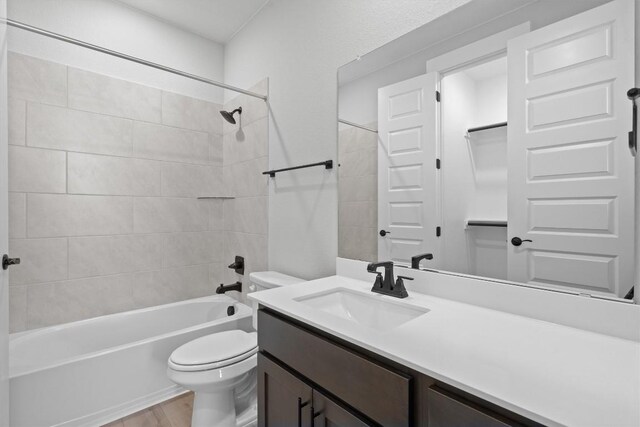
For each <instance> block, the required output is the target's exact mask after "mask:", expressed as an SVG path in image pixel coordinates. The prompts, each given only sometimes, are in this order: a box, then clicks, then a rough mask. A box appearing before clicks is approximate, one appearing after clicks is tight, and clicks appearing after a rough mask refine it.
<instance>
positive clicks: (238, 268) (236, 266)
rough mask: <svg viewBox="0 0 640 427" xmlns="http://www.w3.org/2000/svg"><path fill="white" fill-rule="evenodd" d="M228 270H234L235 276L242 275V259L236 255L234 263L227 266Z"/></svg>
mask: <svg viewBox="0 0 640 427" xmlns="http://www.w3.org/2000/svg"><path fill="white" fill-rule="evenodd" d="M229 268H230V269H232V270H235V272H236V273H237V274H244V257H241V256H239V255H236V259H235V261H234V262H233V264H231V265H229Z"/></svg>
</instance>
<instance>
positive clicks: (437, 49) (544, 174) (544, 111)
mask: <svg viewBox="0 0 640 427" xmlns="http://www.w3.org/2000/svg"><path fill="white" fill-rule="evenodd" d="M632 7H633V0H614V1H609V2H607V1H604V0H600V1H598V0H585V1H581V2H556V1H553V0H539V1H525V0H523V1H520V0H518V1H513V0H495V1H491V2H487V1H483V0H474V1H471V2H470V3H467V4H466V5H464V6H462V7H460V8H459V9H456V10H454V11H453V12H451V13H449V14H447V15H444V16H442V17H440V18H438V19H437V20H434V21H432V22H430V23H428V24H426V25H424V26H423V27H420V28H418V29H416V30H414V31H412V32H411V33H408V34H406V35H404V36H402V37H400V38H399V39H396V40H394V41H392V42H391V43H389V44H387V45H384V46H382V47H380V48H378V49H376V50H374V51H372V52H370V53H368V54H366V55H363V56H361V57H359V58H357V59H356V60H354V61H352V62H350V63H348V64H346V65H344V66H342V67H340V68H339V70H338V92H339V95H338V103H339V105H338V127H339V128H338V163H339V212H338V220H339V221H338V222H339V227H338V228H339V238H338V242H339V246H338V255H339V256H340V257H343V258H351V259H359V260H365V261H379V260H380V261H381V260H388V259H390V260H393V261H394V262H395V263H397V264H400V265H405V266H410V265H411V263H412V258H413V257H415V256H417V255H421V254H431V255H432V257H428V256H425V257H424V258H423V259H421V260H420V259H417V260H414V263H416V261H417V263H416V265H419V267H420V268H426V269H430V270H436V271H440V272H446V273H453V274H462V275H471V276H481V277H486V278H489V279H492V280H500V281H504V282H505V283H519V284H527V285H531V286H536V287H542V288H545V289H550V290H555V291H562V292H570V293H575V294H589V295H591V296H594V297H604V298H610V299H618V300H622V299H624V298H625V297H626V298H627V299H631V298H632V295H633V283H634V274H635V253H634V237H633V236H634V200H635V195H634V193H635V188H634V174H635V167H634V159H633V156H632V154H631V152H630V150H629V149H628V136H627V134H628V132H629V131H630V130H631V124H632V122H631V120H632V116H631V112H632V109H631V106H632V105H631V102H630V101H629V100H628V99H627V97H626V91H627V89H629V88H631V87H634V86H635V82H634V55H633V54H632V53H633V52H635V50H634V45H633V34H634V25H635V22H634V17H633V13H632V10H633V9H632ZM496 16H499V18H495V17H496Z"/></svg>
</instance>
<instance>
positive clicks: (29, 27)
mask: <svg viewBox="0 0 640 427" xmlns="http://www.w3.org/2000/svg"><path fill="white" fill-rule="evenodd" d="M0 22H6V24H7V25H9V26H11V27H15V28H20V29H21V30H25V31H30V32H32V33H35V34H39V35H41V36H45V37H49V38H52V39H56V40H60V41H63V42H65V43H70V44H74V45H76V46H80V47H84V48H87V49H91V50H94V51H96V52H101V53H105V54H107V55H111V56H115V57H116V58H120V59H125V60H127V61H131V62H135V63H137V64H141V65H146V66H147V67H151V68H155V69H157V70H161V71H166V72H167V73H171V74H176V75H178V76H182V77H186V78H188V79H191V80H196V81H199V82H202V83H206V84H210V85H212V86H217V87H220V88H222V89H228V90H232V91H234V92H239V93H242V94H244V95H247V96H252V97H254V98H260V99H262V100H263V101H265V102H266V101H267V97H266V96H265V95H260V94H259V93H255V92H251V91H249V90H244V89H240V88H238V87H235V86H230V85H228V84H224V83H220V82H217V81H215V80H210V79H207V78H204V77H200V76H197V75H195V74H191V73H187V72H184V71H180V70H177V69H175V68H171V67H165V66H164V65H160V64H157V63H155V62H151V61H147V60H145V59H141V58H138V57H135V56H132V55H127V54H126V53H121V52H118V51H115V50H111V49H107V48H104V47H101V46H98V45H95V44H91V43H87V42H83V41H82V40H78V39H74V38H72V37H67V36H64V35H62V34H58V33H54V32H52V31H48V30H43V29H42V28H38V27H34V26H32V25H29V24H25V23H23V22H19V21H15V20H13V19H4V18H0Z"/></svg>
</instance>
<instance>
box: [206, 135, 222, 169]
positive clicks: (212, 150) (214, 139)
mask: <svg viewBox="0 0 640 427" xmlns="http://www.w3.org/2000/svg"><path fill="white" fill-rule="evenodd" d="M223 156H224V153H223V141H222V135H217V134H214V133H212V134H209V162H210V163H211V164H212V165H214V166H222V165H223Z"/></svg>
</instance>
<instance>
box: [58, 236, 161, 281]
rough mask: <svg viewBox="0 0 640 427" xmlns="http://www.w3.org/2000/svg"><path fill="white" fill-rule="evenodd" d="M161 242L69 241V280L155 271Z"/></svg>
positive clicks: (132, 239) (102, 238)
mask: <svg viewBox="0 0 640 427" xmlns="http://www.w3.org/2000/svg"><path fill="white" fill-rule="evenodd" d="M164 241H165V237H164V236H162V235H158V234H143V235H123V236H98V237H71V238H69V278H71V279H75V278H82V277H92V276H104V275H109V274H118V273H132V272H136V271H146V270H158V269H160V268H162V258H163V252H164V251H163V244H164Z"/></svg>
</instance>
